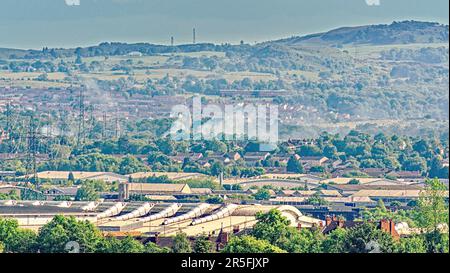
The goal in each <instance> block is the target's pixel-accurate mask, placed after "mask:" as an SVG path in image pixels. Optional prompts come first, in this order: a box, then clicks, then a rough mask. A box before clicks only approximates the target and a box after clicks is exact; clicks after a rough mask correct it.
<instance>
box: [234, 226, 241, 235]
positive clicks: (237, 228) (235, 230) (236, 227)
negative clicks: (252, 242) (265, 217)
mask: <svg viewBox="0 0 450 273" xmlns="http://www.w3.org/2000/svg"><path fill="white" fill-rule="evenodd" d="M239 231H241V229H240V227H239V226H234V227H233V234H236V233H239Z"/></svg>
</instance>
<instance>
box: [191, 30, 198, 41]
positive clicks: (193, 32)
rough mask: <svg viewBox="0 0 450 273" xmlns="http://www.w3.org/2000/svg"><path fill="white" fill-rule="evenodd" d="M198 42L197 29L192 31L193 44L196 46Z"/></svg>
mask: <svg viewBox="0 0 450 273" xmlns="http://www.w3.org/2000/svg"><path fill="white" fill-rule="evenodd" d="M196 42H197V37H196V33H195V28H194V29H193V30H192V43H193V44H195V43H196Z"/></svg>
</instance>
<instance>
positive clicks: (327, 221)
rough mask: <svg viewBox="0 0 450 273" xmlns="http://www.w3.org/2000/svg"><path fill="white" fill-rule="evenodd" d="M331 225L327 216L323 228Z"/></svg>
mask: <svg viewBox="0 0 450 273" xmlns="http://www.w3.org/2000/svg"><path fill="white" fill-rule="evenodd" d="M331 223H332V219H331V217H330V216H329V215H328V216H327V218H325V226H329V225H331Z"/></svg>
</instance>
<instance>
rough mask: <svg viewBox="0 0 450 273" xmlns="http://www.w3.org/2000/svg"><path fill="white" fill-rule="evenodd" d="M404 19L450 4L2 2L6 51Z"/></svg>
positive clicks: (419, 0) (281, 34) (0, 25)
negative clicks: (193, 34)
mask: <svg viewBox="0 0 450 273" xmlns="http://www.w3.org/2000/svg"><path fill="white" fill-rule="evenodd" d="M401 20H420V21H433V22H439V23H442V24H448V23H449V1H448V0H1V1H0V37H1V38H0V47H3V48H22V49H30V48H34V49H39V48H42V47H77V46H89V45H96V44H99V43H101V42H106V41H107V42H128V43H133V42H147V43H155V44H169V43H170V37H171V36H173V37H174V40H175V44H184V43H191V42H192V29H193V28H194V27H195V28H196V33H197V42H213V43H239V42H240V41H241V40H243V41H244V42H246V43H255V42H262V41H267V40H274V39H279V38H286V37H291V36H298V35H306V34H311V33H318V32H324V31H328V30H331V29H334V28H337V27H342V26H356V25H367V24H378V23H383V24H386V23H391V22H393V21H401Z"/></svg>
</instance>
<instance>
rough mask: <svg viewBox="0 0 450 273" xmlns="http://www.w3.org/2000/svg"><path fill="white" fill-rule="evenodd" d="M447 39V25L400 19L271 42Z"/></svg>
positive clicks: (383, 42)
mask: <svg viewBox="0 0 450 273" xmlns="http://www.w3.org/2000/svg"><path fill="white" fill-rule="evenodd" d="M448 41H449V26H448V25H441V24H438V23H430V22H417V21H403V22H393V23H392V24H390V25H369V26H359V27H342V28H338V29H334V30H331V31H328V32H326V33H319V34H312V35H308V36H303V37H292V38H287V39H282V40H278V41H273V42H272V43H278V44H286V45H304V44H318V45H320V44H323V45H335V46H340V45H349V44H353V45H362V44H368V45H390V44H412V43H445V42H448Z"/></svg>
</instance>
